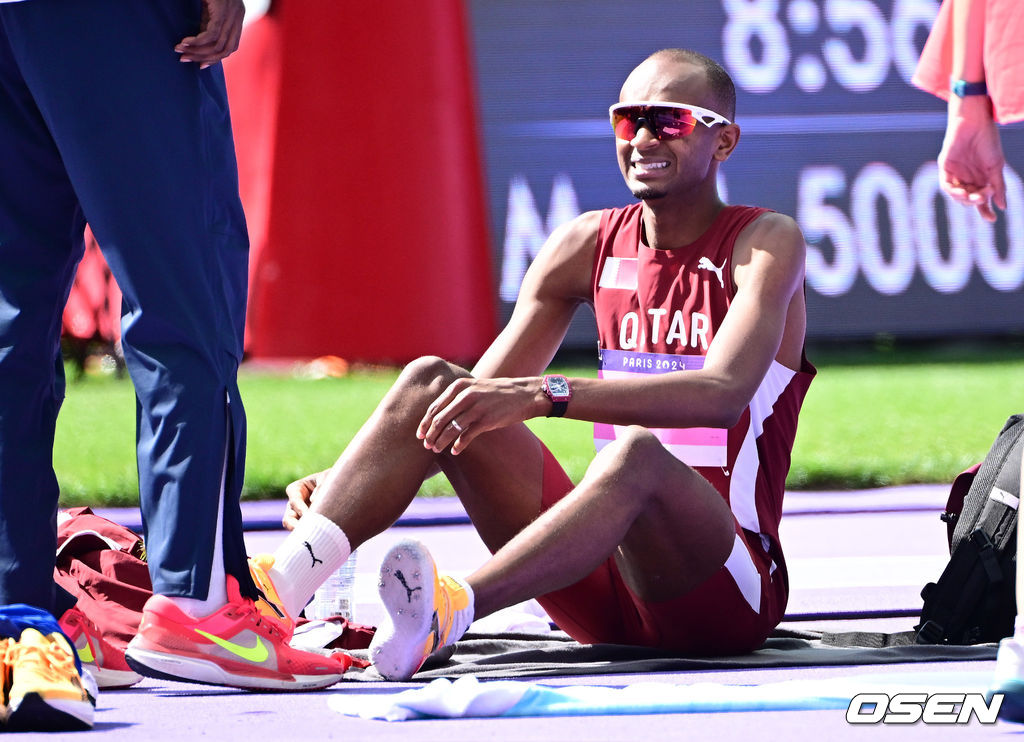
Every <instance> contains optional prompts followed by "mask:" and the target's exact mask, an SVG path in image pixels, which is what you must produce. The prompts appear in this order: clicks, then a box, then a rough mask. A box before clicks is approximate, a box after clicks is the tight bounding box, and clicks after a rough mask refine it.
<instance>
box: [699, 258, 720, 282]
mask: <svg viewBox="0 0 1024 742" xmlns="http://www.w3.org/2000/svg"><path fill="white" fill-rule="evenodd" d="M725 263H726V261H724V260H723V261H722V265H721V267H719V266H717V265H715V264H714V263H712V262H711V260H710V259H709V258H701V259H700V260H698V261H697V267H698V268H703V269H705V270H709V271H711V272H712V273H714V274H715V275H716V276H717V277H718V285H719V286H721V287H722V288H723V289H724V288H725V279H724V278H722V271H723V270H724V269H725Z"/></svg>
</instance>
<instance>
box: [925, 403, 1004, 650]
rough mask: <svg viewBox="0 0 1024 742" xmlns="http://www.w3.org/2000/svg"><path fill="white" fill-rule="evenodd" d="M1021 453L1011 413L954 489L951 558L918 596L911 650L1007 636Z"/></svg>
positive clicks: (949, 510)
mask: <svg viewBox="0 0 1024 742" xmlns="http://www.w3.org/2000/svg"><path fill="white" fill-rule="evenodd" d="M1022 453H1024V415H1014V416H1013V417H1011V418H1010V419H1009V420H1007V421H1006V425H1004V426H1003V429H1002V431H1000V433H999V435H998V436H997V437H996V440H995V443H993V444H992V448H991V450H990V451H989V452H988V455H987V456H986V457H985V460H984V461H983V462H982V463H981V464H980V465H979V466H978V467H976V469H977V472H976V473H975V474H974V478H973V481H971V482H970V488H969V489H968V490H967V491H966V494H964V493H963V490H962V489H961V490H960V491H959V494H958V492H957V487H956V486H954V487H953V491H952V493H951V495H950V501H949V503H948V505H947V508H946V512H945V513H943V516H942V519H943V520H945V521H946V523H947V525H948V527H949V528H950V531H951V538H950V554H951V556H950V560H949V563H948V564H947V565H946V568H945V569H944V570H943V571H942V575H941V576H940V577H939V579H938V581H937V582H930V583H928V584H927V585H925V587H924V589H923V590H922V591H921V597H922V598H924V607H923V608H922V610H921V621H920V623H919V624H918V625H917V626H916V627H915V631H916V634H915V641H916V642H917V643H918V644H981V643H984V642H995V641H999V640H1000V639H1002V638H1003V637H1006V636H1009V635H1010V634H1012V633H1013V627H1014V618H1015V617H1016V615H1017V605H1016V597H1015V580H1016V571H1017V570H1016V567H1017V504H1018V499H1019V498H1020V493H1021V488H1020V485H1021V481H1020V479H1021V456H1022ZM972 471H973V470H968V472H965V474H969V473H970V472H972ZM961 496H962V498H963V499H962V504H961V503H960V502H958V500H959V498H960V497H961Z"/></svg>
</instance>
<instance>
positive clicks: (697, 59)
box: [649, 49, 736, 121]
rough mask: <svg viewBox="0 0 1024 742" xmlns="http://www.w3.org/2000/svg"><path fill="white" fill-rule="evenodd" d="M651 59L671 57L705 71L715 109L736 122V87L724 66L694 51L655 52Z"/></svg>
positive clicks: (671, 50) (669, 50)
mask: <svg viewBox="0 0 1024 742" xmlns="http://www.w3.org/2000/svg"><path fill="white" fill-rule="evenodd" d="M651 57H669V58H670V59H672V60H674V61H677V62H687V63H689V64H692V65H696V66H697V67H700V68H701V69H703V70H704V76H705V77H706V78H707V81H708V87H709V88H710V89H711V95H712V97H713V98H714V99H715V105H714V106H713V108H714V109H715V111H716V112H718V113H720V114H722V115H723V116H725V117H726V118H727V119H729V120H730V121H733V120H735V118H736V85H735V84H733V81H732V77H730V76H729V73H728V72H726V71H725V68H724V67H723V66H722V65H720V64H719V63H718V62H716V61H715V60H713V59H712V58H711V57H708V56H705V55H704V54H701V53H700V52H697V51H694V50H693V49H661V50H659V51H656V52H654V54H652V55H651ZM651 57H649V58H651Z"/></svg>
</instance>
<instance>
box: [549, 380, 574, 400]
mask: <svg viewBox="0 0 1024 742" xmlns="http://www.w3.org/2000/svg"><path fill="white" fill-rule="evenodd" d="M547 384H548V392H549V393H550V394H551V396H552V397H568V396H569V382H568V381H567V380H566V379H565V377H564V376H549V377H548V380H547Z"/></svg>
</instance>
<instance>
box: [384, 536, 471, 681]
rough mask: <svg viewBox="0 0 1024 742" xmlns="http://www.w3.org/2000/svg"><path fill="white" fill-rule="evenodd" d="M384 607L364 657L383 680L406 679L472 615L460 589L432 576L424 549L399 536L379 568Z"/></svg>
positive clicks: (450, 581) (456, 636)
mask: <svg viewBox="0 0 1024 742" xmlns="http://www.w3.org/2000/svg"><path fill="white" fill-rule="evenodd" d="M378 589H379V591H380V597H381V600H382V601H383V602H384V607H385V609H386V610H387V616H386V620H385V622H384V623H383V624H382V625H381V626H379V627H378V628H377V631H376V633H375V634H374V637H373V641H372V642H371V644H370V660H371V661H372V662H373V664H374V667H375V668H376V669H377V672H379V673H380V674H381V675H382V676H384V677H385V678H387V679H389V680H407V679H409V678H410V677H412V675H413V674H414V673H415V672H416V671H417V670H419V669H420V667H421V666H422V665H423V663H424V662H425V661H426V659H427V658H428V657H429V656H430V655H431V654H433V653H434V652H437V651H438V650H439V649H441V648H443V647H445V646H448V645H450V644H453V643H454V642H456V641H458V640H459V639H460V638H461V637H462V635H463V634H464V633H465V631H466V629H467V628H469V624H470V623H471V622H472V620H473V611H472V605H470V602H471V601H470V597H469V595H468V593H467V592H466V590H465V589H464V588H463V586H462V585H460V584H459V583H458V582H456V581H455V580H453V579H452V578H451V577H441V578H439V577H438V576H437V568H436V567H435V565H434V560H433V558H432V557H431V556H430V552H428V551H427V548H426V547H425V546H424V545H423V544H421V543H419V542H418V541H413V540H406V541H402V542H400V543H398V544H396V545H395V546H393V547H392V548H391V550H390V551H389V552H388V553H387V555H386V556H385V557H384V561H383V563H382V564H381V567H380V582H379V583H378Z"/></svg>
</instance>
